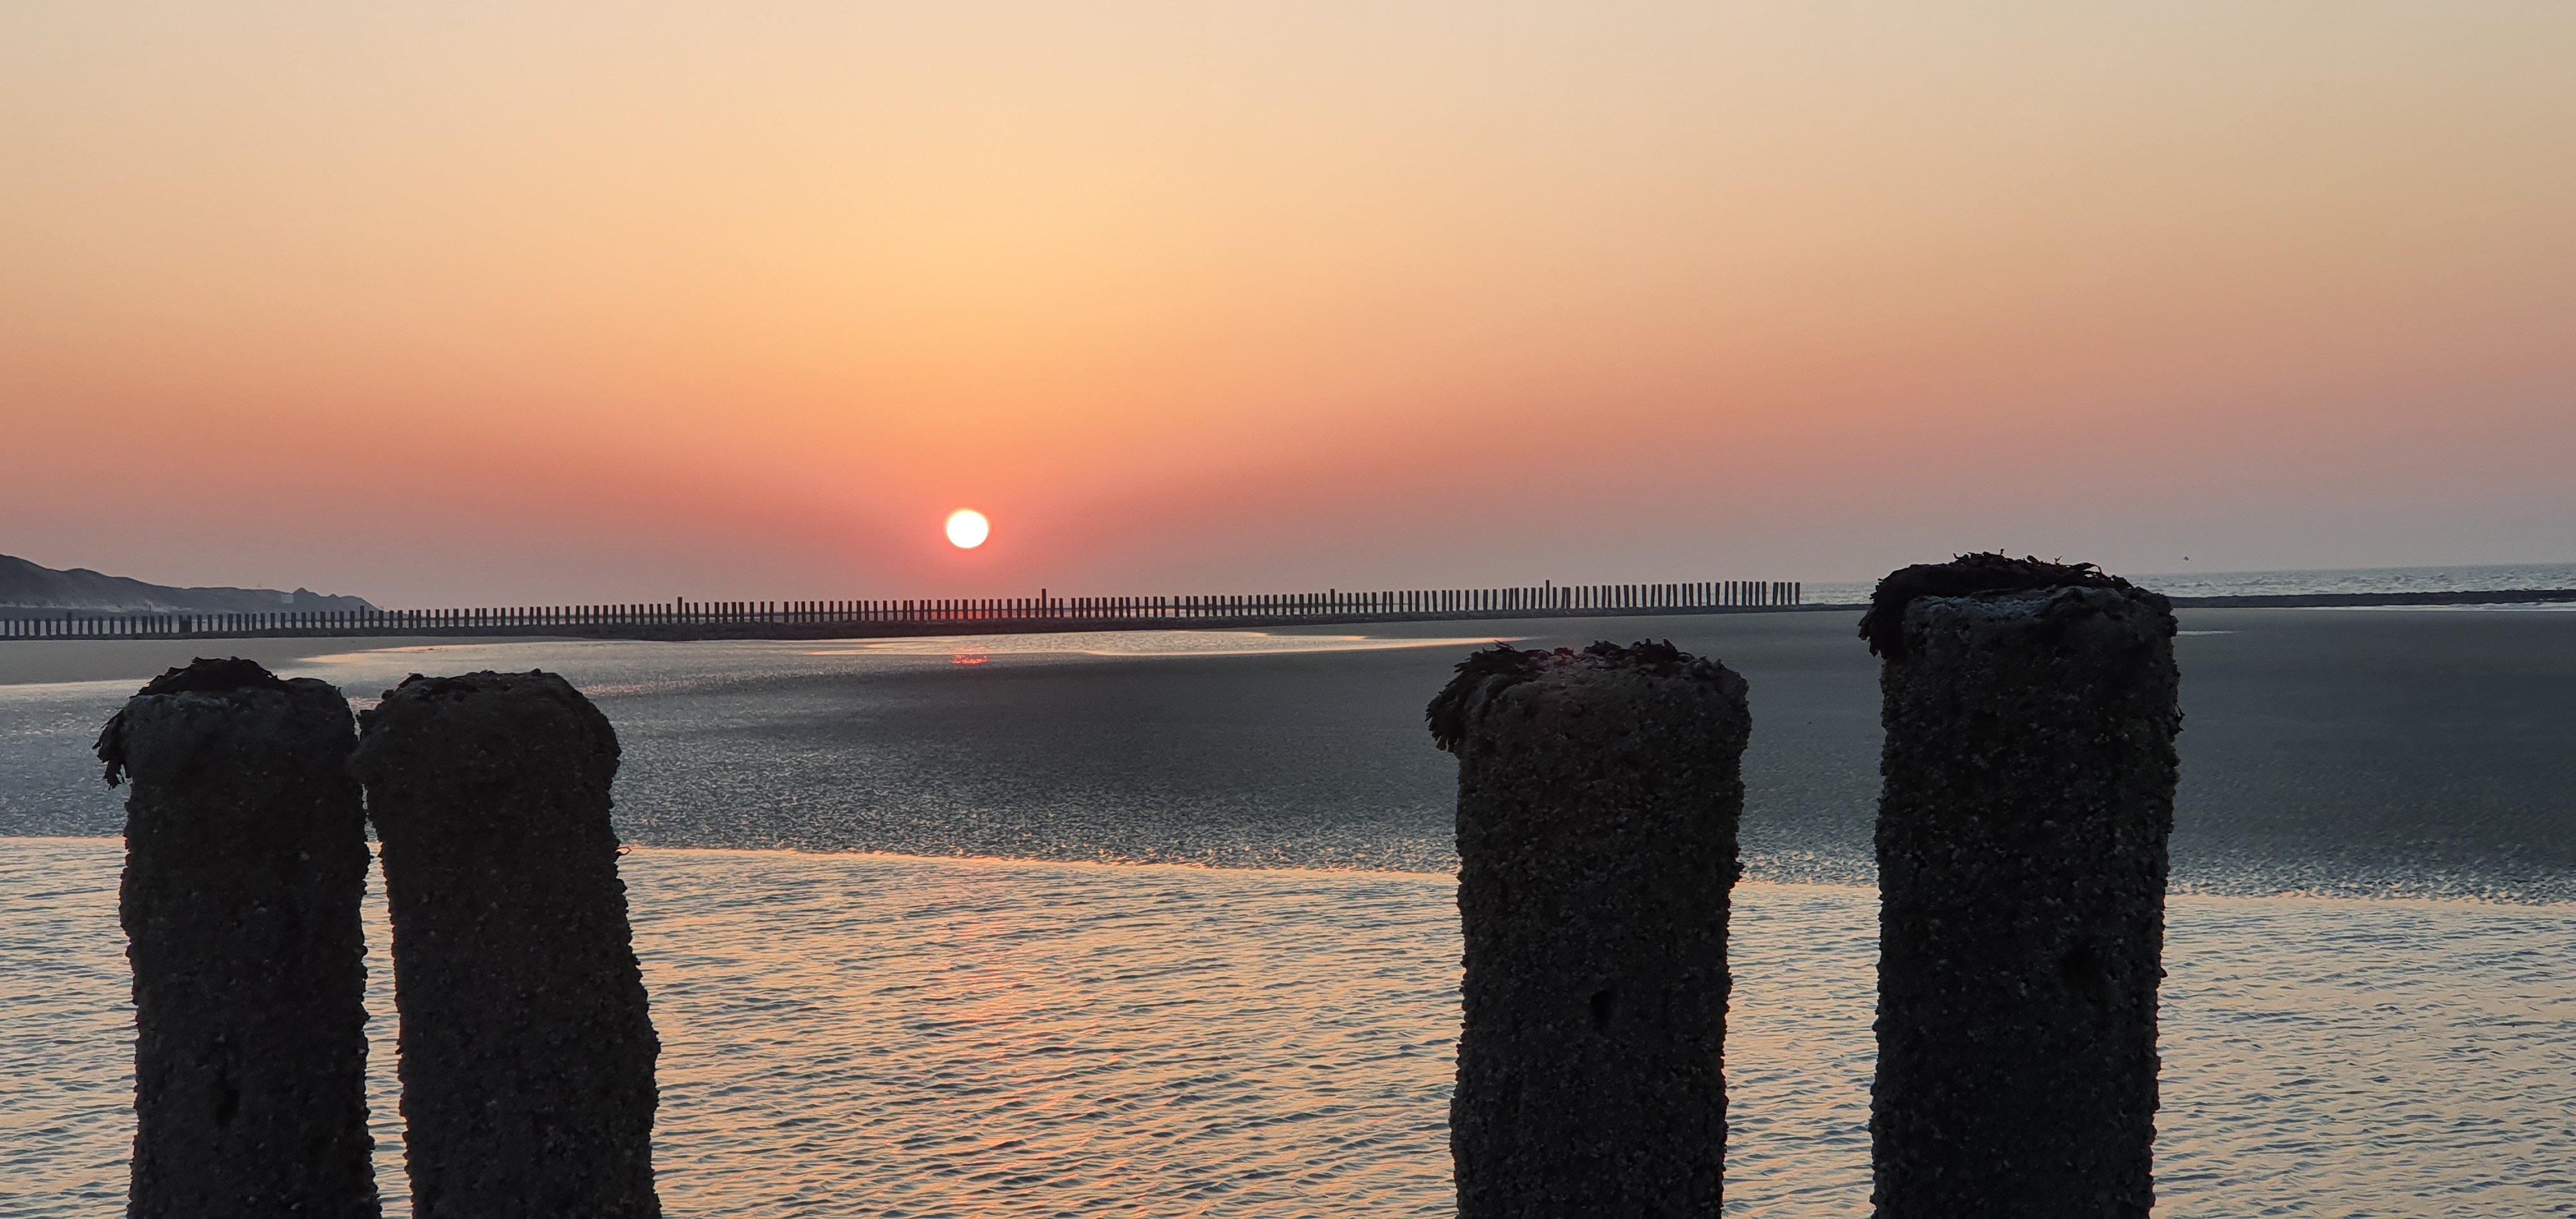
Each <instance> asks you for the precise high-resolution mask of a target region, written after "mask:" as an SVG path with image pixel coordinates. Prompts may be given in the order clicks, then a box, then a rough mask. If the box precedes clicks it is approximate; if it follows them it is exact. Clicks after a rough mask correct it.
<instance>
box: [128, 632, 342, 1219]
mask: <svg viewBox="0 0 2576 1219" xmlns="http://www.w3.org/2000/svg"><path fill="white" fill-rule="evenodd" d="M356 741H357V738H356V735H355V733H354V732H353V731H352V728H351V725H350V721H349V702H348V700H347V699H344V698H342V697H341V696H340V692H339V691H337V690H334V689H332V688H331V687H330V686H328V685H326V684H324V683H322V682H318V681H314V680H311V679H309V678H304V679H298V680H295V681H281V680H279V679H278V678H277V677H275V676H273V675H272V674H270V673H269V671H268V670H266V669H263V668H261V667H259V665H257V664H255V663H253V662H251V661H247V660H238V659H235V660H199V661H196V662H195V663H193V664H190V665H189V666H188V667H186V668H184V669H172V670H170V671H169V672H167V673H164V674H162V675H161V676H160V677H157V678H155V679H153V680H152V682H151V683H150V684H149V685H146V686H144V687H143V689H142V691H141V692H140V693H138V694H136V695H135V696H134V697H133V698H132V699H130V700H128V701H127V702H126V704H125V709H124V710H122V711H119V712H118V713H117V714H116V717H115V718H114V719H111V720H109V721H108V723H107V728H106V730H105V731H103V732H101V733H100V734H99V740H98V756H99V759H100V760H101V761H103V762H105V763H106V764H107V781H108V782H109V783H110V784H114V783H116V782H118V781H119V780H120V779H122V778H124V777H126V776H129V775H130V776H131V777H132V779H133V789H132V794H131V795H129V796H128V797H127V798H126V802H125V880H124V884H123V887H122V889H121V890H120V892H119V894H118V899H117V913H118V916H119V918H120V919H121V920H122V921H123V922H124V924H125V934H126V937H127V939H128V941H129V942H130V945H131V946H130V947H129V948H128V949H127V952H126V955H127V956H128V957H129V958H130V959H131V960H132V963H133V967H134V1032H135V1037H134V1116H135V1134H134V1159H133V1162H132V1167H131V1176H130V1178H129V1185H128V1187H127V1195H126V1213H127V1214H128V1215H130V1216H134V1217H136V1219H164V1217H166V1219H223V1217H226V1216H241V1217H243V1219H249V1217H251V1216H270V1215H312V1216H321V1217H331V1219H340V1217H352V1216H365V1217H369V1219H372V1217H373V1216H375V1215H377V1214H379V1213H380V1211H379V1208H378V1205H377V1201H376V1178H375V1168H374V1165H373V1163H372V1161H371V1158H370V1157H371V1153H372V1152H373V1150H374V1147H375V1143H374V1141H373V1140H372V1139H370V1138H369V1137H368V1135H367V1102H366V1085H367V1034H366V1023H367V1012H366V1007H365V1002H366V951H367V948H366V938H365V935H364V933H363V931H362V930H361V928H360V925H359V920H358V902H359V897H360V895H361V894H362V893H363V892H364V890H365V886H366V875H367V830H366V815H365V812H364V811H363V809H362V808H361V806H360V804H359V800H358V784H357V781H356V780H354V779H351V778H350V777H349V772H348V762H349V750H350V748H351V746H353V745H355V744H356Z"/></svg>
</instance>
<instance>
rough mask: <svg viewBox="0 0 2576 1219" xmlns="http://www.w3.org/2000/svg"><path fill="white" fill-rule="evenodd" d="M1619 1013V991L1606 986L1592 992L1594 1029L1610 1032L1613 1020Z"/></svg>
mask: <svg viewBox="0 0 2576 1219" xmlns="http://www.w3.org/2000/svg"><path fill="white" fill-rule="evenodd" d="M1618 1015H1619V992H1618V991H1617V990H1616V989H1614V988H1612V987H1607V986H1605V987H1602V988H1601V989H1599V990H1596V991H1594V992H1592V1031H1594V1032H1596V1033H1606V1032H1609V1031H1610V1022H1611V1020H1613V1019H1615V1018H1617V1016H1618Z"/></svg>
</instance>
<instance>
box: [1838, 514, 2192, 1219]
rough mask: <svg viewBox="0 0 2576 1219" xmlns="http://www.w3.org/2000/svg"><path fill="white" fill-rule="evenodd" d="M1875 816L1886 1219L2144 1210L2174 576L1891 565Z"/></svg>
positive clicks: (1877, 642)
mask: <svg viewBox="0 0 2576 1219" xmlns="http://www.w3.org/2000/svg"><path fill="white" fill-rule="evenodd" d="M1861 634H1862V636H1863V637H1864V638H1866V639H1868V640H1869V641H1870V647H1871V649H1872V650H1873V651H1875V652H1877V653H1878V654H1879V655H1881V656H1882V657H1884V658H1885V663H1884V666H1883V668H1882V669H1881V672H1880V686H1881V690H1882V692H1883V695H1884V704H1883V711H1882V715H1883V720H1884V723H1885V726H1886V730H1887V736H1886V745H1885V752H1884V754H1883V755H1882V759H1881V771H1882V774H1883V779H1884V784H1885V787H1884V794H1883V795H1882V797H1881V799H1880V804H1879V816H1878V878H1879V893H1880V916H1879V1001H1878V1079H1877V1083H1876V1086H1875V1088H1874V1090H1873V1093H1872V1099H1871V1106H1870V1132H1871V1146H1872V1152H1871V1154H1872V1162H1873V1165H1874V1168H1875V1171H1876V1183H1877V1188H1876V1202H1877V1207H1878V1214H1879V1215H1880V1216H1882V1217H1883V1219H1918V1217H1919V1219H1932V1217H1936V1216H1939V1217H1949V1216H1959V1215H1979V1216H1995V1217H1998V1219H2001V1217H2009V1216H2051V1217H2069V1219H2073V1217H2095V1216H2137V1217H2143V1216H2145V1215H2146V1214H2147V1213H2148V1210H2149V1209H2150V1207H2152V1205H2153V1204H2154V1200H2155V1190H2154V1181H2153V1177H2152V1171H2151V1170H2152V1157H2153V1151H2154V1145H2155V1114H2156V984H2157V981H2158V979H2159V978H2160V977H2161V976H2162V970H2161V968H2160V964H2161V958H2162V953H2163V946H2164V900H2165V870H2166V840H2167V838H2168V837H2169V836H2170V835H2171V833H2172V829H2173V793H2174V778H2175V770H2176V760H2175V754H2174V735H2175V733H2176V732H2177V731H2178V730H2179V729H2180V727H2181V718H2182V717H2181V712H2180V710H2179V709H2178V704H2177V701H2176V700H2177V692H2178V681H2179V679H2178V675H2177V673H2176V670H2175V668H2174V654H2173V634H2174V619H2173V613H2172V610H2171V608H2170V606H2169V605H2168V604H2167V602H2166V601H2165V598H2163V597H2162V596H2159V595H2157V594H2155V593H2152V592H2147V591H2144V590H2142V589H2138V588H2135V587H2132V586H2131V585H2130V584H2129V583H2128V582H2127V581H2125V580H2119V579H2114V578H2112V577H2109V576H2106V575H2103V574H2101V573H2100V572H2097V571H2095V570H2093V569H2092V566H2091V565H2090V564H2080V565H2074V566H2066V565H2060V564H2054V563H2043V562H2040V561H2038V560H2036V559H2007V558H2005V557H2004V556H2002V555H1968V556H1964V557H1962V558H1960V559H1958V560H1956V561H1954V562H1951V563H1943V564H1926V565H1922V566H1916V567H1908V568H1906V569H1904V570H1902V571H1898V572H1896V573H1894V574H1892V575H1890V576H1888V577H1887V579H1885V580H1883V581H1881V582H1880V583H1879V586H1878V592H1877V596H1876V598H1875V600H1874V602H1873V603H1872V605H1871V607H1870V610H1869V613H1868V615H1867V616H1866V617H1864V618H1863V619H1862V623H1861Z"/></svg>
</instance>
